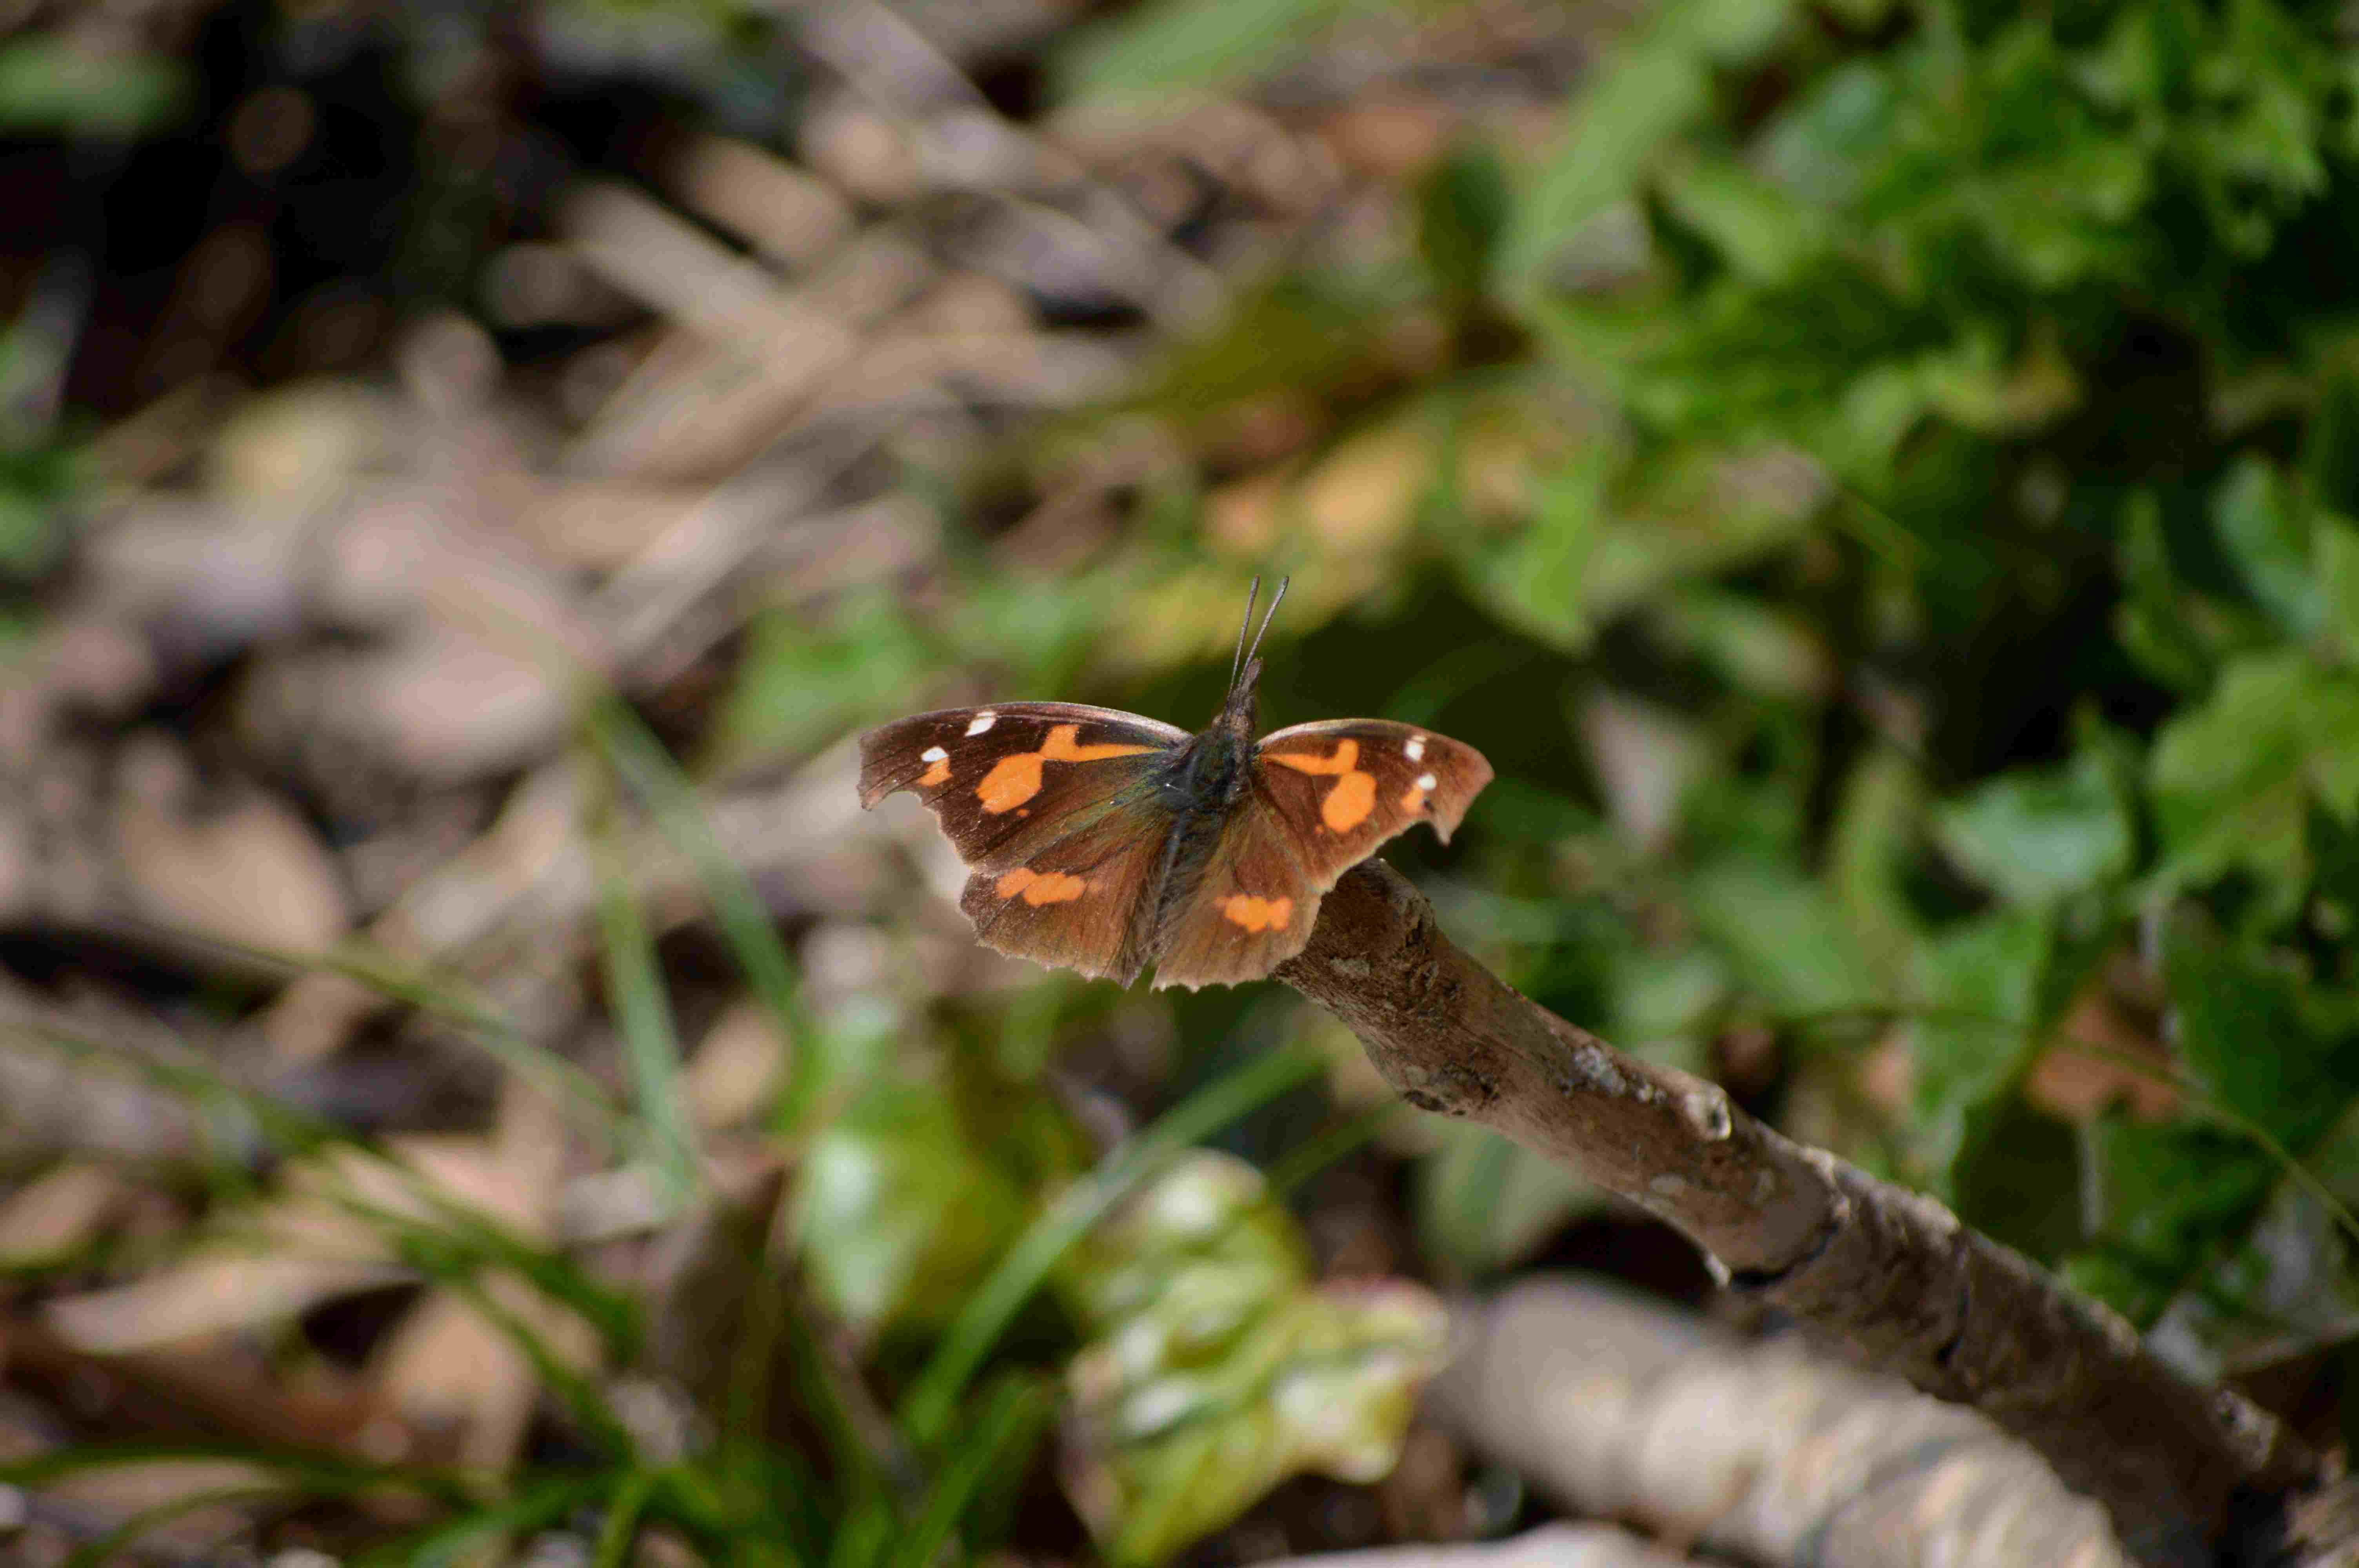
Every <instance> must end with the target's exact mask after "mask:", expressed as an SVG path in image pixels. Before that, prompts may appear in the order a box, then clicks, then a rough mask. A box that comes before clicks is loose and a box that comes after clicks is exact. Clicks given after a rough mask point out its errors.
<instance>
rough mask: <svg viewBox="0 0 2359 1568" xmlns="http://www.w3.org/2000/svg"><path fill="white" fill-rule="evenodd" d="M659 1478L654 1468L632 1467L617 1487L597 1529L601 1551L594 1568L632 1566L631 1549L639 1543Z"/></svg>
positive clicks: (623, 1567) (594, 1556)
mask: <svg viewBox="0 0 2359 1568" xmlns="http://www.w3.org/2000/svg"><path fill="white" fill-rule="evenodd" d="M657 1480H658V1477H657V1476H656V1474H655V1472H654V1471H652V1470H633V1471H631V1472H630V1473H629V1474H627V1475H625V1476H624V1477H623V1479H622V1482H621V1484H619V1485H618V1486H616V1487H615V1488H614V1497H613V1498H612V1499H610V1500H609V1501H608V1502H607V1504H606V1522H605V1523H604V1524H603V1525H601V1526H600V1527H599V1529H598V1550H597V1552H596V1553H595V1554H594V1555H593V1556H592V1558H591V1559H590V1563H591V1568H629V1565H630V1561H631V1548H632V1547H634V1546H636V1544H638V1540H639V1520H640V1519H642V1518H643V1517H644V1516H645V1515H646V1513H647V1500H648V1499H649V1498H652V1497H654V1496H655V1491H656V1484H657Z"/></svg>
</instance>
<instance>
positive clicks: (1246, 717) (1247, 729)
mask: <svg viewBox="0 0 2359 1568" xmlns="http://www.w3.org/2000/svg"><path fill="white" fill-rule="evenodd" d="M1293 580H1294V579H1292V578H1280V579H1277V592H1276V593H1274V594H1271V595H1270V596H1269V608H1268V609H1267V610H1266V611H1263V612H1262V618H1261V630H1260V631H1257V632H1255V633H1253V641H1252V643H1246V641H1245V633H1246V632H1247V631H1249V630H1251V629H1252V627H1253V612H1254V600H1256V599H1258V598H1260V597H1261V579H1259V578H1256V579H1253V587H1252V588H1250V589H1246V590H1245V622H1244V624H1242V625H1240V626H1239V627H1238V628H1237V652H1236V656H1235V657H1234V659H1232V660H1230V661H1229V696H1228V700H1227V701H1226V702H1223V704H1222V705H1221V717H1220V719H1219V720H1218V727H1219V728H1222V729H1235V730H1242V731H1243V732H1244V735H1245V739H1246V740H1248V741H1250V740H1252V739H1253V732H1254V730H1255V728H1256V719H1257V714H1258V704H1257V703H1256V697H1255V693H1256V689H1257V688H1258V687H1260V685H1261V640H1262V638H1263V636H1264V635H1265V634H1266V633H1268V631H1269V623H1270V622H1271V621H1273V620H1275V619H1276V618H1277V607H1278V605H1279V603H1280V602H1281V601H1283V600H1285V598H1286V585H1287V584H1288V583H1289V582H1291V581H1293Z"/></svg>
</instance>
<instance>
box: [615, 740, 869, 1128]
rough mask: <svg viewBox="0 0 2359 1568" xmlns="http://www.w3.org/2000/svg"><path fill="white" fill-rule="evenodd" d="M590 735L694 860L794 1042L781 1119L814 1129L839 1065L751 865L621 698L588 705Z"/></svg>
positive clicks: (743, 962)
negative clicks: (740, 858)
mask: <svg viewBox="0 0 2359 1568" xmlns="http://www.w3.org/2000/svg"><path fill="white" fill-rule="evenodd" d="M588 724H589V730H590V734H591V738H592V740H593V741H595V742H596V743H597V745H598V747H599V749H600V751H601V752H603V754H604V756H605V758H606V763H607V765H608V766H609V767H611V768H613V769H614V773H615V776H616V777H618V778H620V779H621V780H622V781H623V783H624V784H625V786H626V787H627V788H628V789H629V790H630V791H631V793H632V794H633V795H636V796H637V797H638V798H639V800H640V801H641V802H642V803H643V804H644V805H645V806H647V810H648V812H649V813H650V814H651V815H652V816H654V817H655V821H656V827H657V828H658V830H659V831H660V832H661V833H662V834H663V836H664V837H665V838H668V839H669V840H670V842H671V844H672V847H673V848H674V849H678V850H679V852H680V853H681V854H682V855H685V856H686V857H687V858H688V860H689V862H690V864H691V865H692V866H694V867H695V869H696V875H697V880H698V881H699V882H701V884H702V886H703V889H704V897H705V902H706V903H710V904H711V905H712V915H713V919H714V920H715V921H716V922H717V923H718V924H719V925H720V926H721V933H722V935H723V938H724V939H726V940H727V942H728V944H729V946H730V950H731V951H732V952H733V953H734V954H735V956H736V958H737V964H738V967H739V968H742V969H743V970H744V971H745V980H746V983H747V984H748V985H750V986H751V987H752V988H753V989H754V994H755V996H756V999H758V1000H760V1002H761V1003H762V1005H763V1007H764V1008H766V1009H767V1010H768V1011H769V1014H770V1017H771V1020H772V1021H773V1022H775V1023H776V1024H777V1028H778V1031H779V1033H781V1034H783V1035H784V1036H785V1037H786V1039H787V1041H788V1051H789V1053H790V1054H789V1059H788V1066H787V1087H786V1089H785V1092H784V1094H783V1096H782V1097H781V1100H780V1108H779V1126H780V1128H781V1130H784V1131H786V1132H787V1133H788V1135H789V1136H792V1135H796V1134H799V1133H802V1132H805V1131H808V1130H810V1127H811V1126H812V1125H814V1124H815V1122H816V1121H817V1119H818V1117H819V1115H820V1111H821V1106H822V1102H823V1101H824V1099H825V1098H826V1097H827V1094H828V1091H829V1090H830V1089H831V1088H832V1087H833V1084H834V1080H835V1078H836V1076H838V1069H839V1065H840V1064H838V1063H837V1062H836V1061H835V1059H834V1055H833V1054H832V1052H830V1051H829V1050H827V1048H826V1040H825V1036H824V1034H823V1033H822V1031H821V1029H820V1028H819V1025H818V1021H817V1020H816V1019H815V1018H814V1017H813V1016H812V1014H811V1012H810V1007H809V1006H808V1005H807V1004H806V1002H805V1000H804V999H803V993H802V986H801V983H800V982H799V980H798V979H796V974H795V963H794V959H793V957H791V956H789V955H788V952H787V948H786V944H785V943H783V942H781V941H779V940H778V933H777V927H776V926H775V925H772V924H771V921H770V912H769V909H768V907H767V906H766V905H765V904H764V903H763V902H762V896H761V894H760V893H758V892H756V891H755V889H754V881H753V879H752V878H751V877H748V876H747V875H746V874H745V868H744V867H743V866H741V865H739V864H738V863H737V862H736V861H735V860H732V859H731V858H730V856H729V852H728V850H727V849H724V848H723V846H722V843H721V840H720V838H719V837H718V836H717V835H715V834H714V832H713V831H712V822H711V821H710V820H709V819H708V818H707V817H706V816H705V813H704V806H703V803H702V801H701V800H700V799H699V798H698V796H697V793H696V786H695V785H694V784H692V783H691V782H690V780H689V778H688V775H687V774H686V773H682V772H681V771H680V767H679V763H678V762H674V761H673V760H672V758H671V755H670V753H669V752H666V751H665V750H664V748H663V745H662V743H661V742H660V741H658V740H657V739H656V738H655V736H654V735H652V734H651V733H649V732H648V730H647V726H646V725H645V724H643V723H641V722H640V720H639V717H638V715H636V713H633V712H632V711H631V709H630V708H629V707H628V705H626V704H625V703H624V702H623V701H622V699H621V698H620V697H614V696H613V695H612V694H607V695H605V696H603V697H601V698H599V699H598V700H596V701H594V702H592V704H591V705H590V708H589V713H588Z"/></svg>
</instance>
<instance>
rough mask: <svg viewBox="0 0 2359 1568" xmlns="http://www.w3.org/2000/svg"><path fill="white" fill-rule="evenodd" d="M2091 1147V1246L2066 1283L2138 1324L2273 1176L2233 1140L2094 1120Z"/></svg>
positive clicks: (2196, 1129) (2205, 1130)
mask: <svg viewBox="0 0 2359 1568" xmlns="http://www.w3.org/2000/svg"><path fill="white" fill-rule="evenodd" d="M2089 1150H2090V1153H2091V1156H2092V1158H2093V1163H2094V1180H2093V1183H2092V1188H2091V1190H2092V1192H2093V1195H2094V1197H2095V1207H2096V1213H2095V1227H2094V1228H2095V1236H2096V1239H2095V1240H2094V1242H2093V1244H2092V1248H2091V1249H2090V1250H2089V1251H2086V1252H2083V1253H2081V1254H2080V1255H2078V1256H2077V1257H2075V1258H2073V1259H2072V1260H2071V1261H2070V1262H2069V1263H2068V1264H2067V1266H2066V1270H2065V1277H2066V1280H2067V1281H2068V1282H2069V1283H2071V1284H2072V1285H2074V1286H2076V1287H2077V1288H2079V1289H2082V1290H2086V1291H2089V1292H2092V1293H2093V1294H2094V1295H2096V1296H2098V1297H2099V1298H2100V1299H2102V1300H2104V1301H2105V1302H2107V1303H2110V1304H2112V1305H2113V1306H2114V1307H2115V1308H2116V1309H2118V1310H2119V1311H2120V1312H2121V1313H2122V1314H2124V1315H2125V1316H2126V1317H2128V1318H2129V1319H2130V1321H2131V1322H2133V1323H2136V1324H2138V1325H2141V1326H2143V1325H2148V1324H2151V1323H2152V1322H2153V1321H2154V1320H2155V1319H2156V1318H2157V1317H2158V1315H2160V1314H2161V1313H2162V1311H2163V1309H2164V1308H2165V1307H2166V1306H2168V1305H2169V1303H2170V1301H2171V1298H2172V1297H2174V1296H2175V1295H2177V1294H2178V1293H2179V1292H2180V1289H2181V1288H2182V1286H2183V1285H2184V1284H2185V1282H2186V1281H2187V1280H2188V1278H2189V1276H2190V1274H2192V1273H2193V1272H2194V1271H2195V1270H2196V1269H2197V1268H2199V1267H2200V1266H2201V1264H2202V1263H2203V1261H2204V1260H2206V1259H2209V1258H2212V1257H2213V1256H2215V1255H2217V1254H2218V1252H2219V1250H2220V1249H2222V1248H2223V1247H2224V1246H2226V1245H2228V1244H2229V1243H2230V1242H2231V1241H2232V1240H2233V1239H2234V1238H2235V1237H2237V1236H2238V1235H2240V1234H2241V1233H2242V1232H2243V1231H2244V1229H2245V1227H2246V1226H2248V1225H2249V1224H2250V1223H2251V1222H2252V1218H2253V1216H2254V1215H2255V1213H2256V1212H2257V1210H2258V1209H2259V1206H2260V1205H2261V1204H2262V1203H2263V1201H2265V1200H2266V1199H2267V1196H2268V1194H2269V1191H2270V1188H2271V1187H2272V1185H2273V1184H2274V1183H2275V1180H2276V1177H2277V1166H2276V1164H2275V1162H2273V1161H2272V1160H2271V1159H2270V1158H2269V1156H2268V1154H2267V1153H2266V1152H2264V1151H2262V1150H2261V1149H2260V1148H2258V1147H2257V1146H2256V1145H2255V1144H2254V1143H2253V1142H2252V1141H2251V1140H2250V1139H2247V1138H2245V1137H2244V1136H2242V1135H2240V1134H2237V1133H2234V1132H2231V1131H2228V1130H2224V1129H2220V1128H2213V1127H2201V1126H2189V1125H2185V1124H2172V1125H2165V1126H2150V1125H2146V1124H2142V1123H2138V1122H2133V1121H2129V1120H2127V1119H2125V1118H2123V1117H2122V1116H2120V1115H2119V1114H2114V1115H2109V1116H2106V1117H2104V1118H2102V1119H2100V1120H2099V1121H2098V1122H2097V1124H2096V1126H2095V1128H2094V1129H2093V1131H2092V1135H2091V1138H2090V1141H2089Z"/></svg>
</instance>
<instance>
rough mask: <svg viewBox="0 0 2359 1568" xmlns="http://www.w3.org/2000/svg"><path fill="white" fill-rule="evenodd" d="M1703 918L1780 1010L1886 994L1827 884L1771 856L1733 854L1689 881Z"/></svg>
mask: <svg viewBox="0 0 2359 1568" xmlns="http://www.w3.org/2000/svg"><path fill="white" fill-rule="evenodd" d="M1688 903H1689V907H1690V910H1691V912H1692V913H1693V914H1694V915H1695V919H1696V924H1697V925H1698V926H1699V927H1700V928H1701V931H1702V932H1703V934H1704V935H1706V936H1707V937H1708V938H1710V939H1711V940H1712V942H1713V943H1714V944H1715V945H1716V946H1719V948H1720V949H1721V951H1722V952H1723V953H1724V954H1725V955H1726V956H1727V957H1728V960H1729V966H1730V969H1731V971H1732V973H1733V974H1734V976H1735V978H1736V979H1737V980H1738V982H1739V983H1740V984H1741V985H1743V986H1744V987H1745V989H1750V990H1752V991H1754V992H1756V993H1757V994H1758V995H1760V996H1761V997H1762V998H1764V999H1765V1000H1767V1002H1768V1004H1769V1006H1770V1007H1771V1008H1772V1009H1773V1010H1774V1011H1778V1012H1799V1013H1807V1012H1826V1011H1833V1010H1835V1009H1839V1008H1845V1007H1852V1006H1855V1005H1857V1004H1858V1003H1860V1002H1862V1001H1866V1000H1873V999H1875V998H1877V997H1880V996H1881V995H1883V994H1884V992H1883V988H1882V987H1881V986H1880V985H1879V983H1878V981H1877V978H1876V975H1875V969H1874V967H1873V966H1872V965H1870V964H1869V962H1868V961H1867V957H1866V956H1865V955H1864V954H1863V953H1862V952H1861V951H1860V947H1859V944H1858V941H1857V939H1856V938H1855V937H1854V935H1852V933H1851V930H1850V928H1849V926H1848V925H1846V924H1845V923H1844V921H1843V916H1842V914H1841V913H1840V912H1839V911H1838V910H1837V909H1836V908H1835V906H1834V903H1833V901H1832V899H1830V898H1829V897H1828V896H1827V893H1826V891H1825V890H1824V889H1823V888H1821V887H1820V886H1819V885H1818V884H1817V883H1815V882H1811V881H1806V880H1804V879H1803V878H1801V877H1800V876H1799V875H1796V874H1794V873H1792V872H1789V871H1784V870H1782V869H1781V868H1778V867H1777V866H1775V865H1774V864H1772V863H1770V862H1768V861H1767V860H1734V859H1732V860H1726V861H1723V862H1722V863H1721V864H1719V865H1717V866H1713V867H1709V868H1707V869H1705V870H1704V871H1700V872H1699V873H1697V875H1696V876H1695V877H1694V878H1693V879H1692V880H1691V881H1690V882H1689V884H1688Z"/></svg>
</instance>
